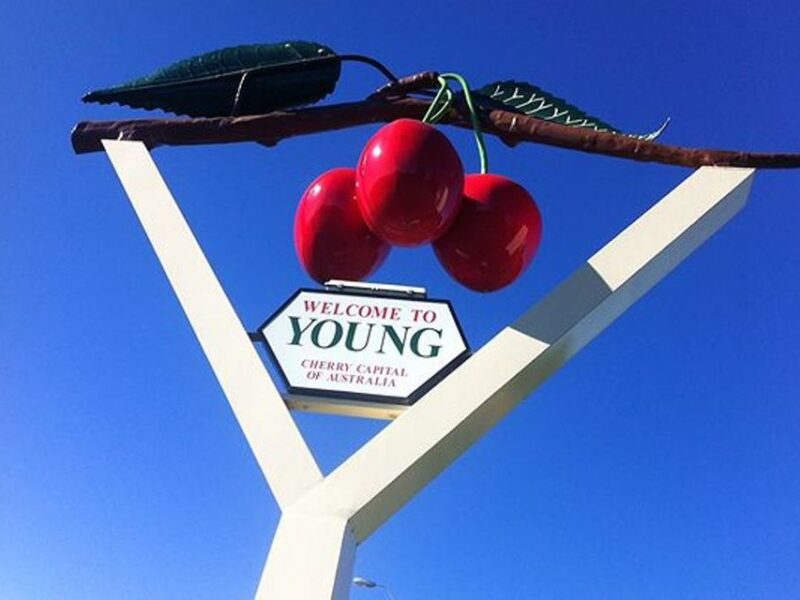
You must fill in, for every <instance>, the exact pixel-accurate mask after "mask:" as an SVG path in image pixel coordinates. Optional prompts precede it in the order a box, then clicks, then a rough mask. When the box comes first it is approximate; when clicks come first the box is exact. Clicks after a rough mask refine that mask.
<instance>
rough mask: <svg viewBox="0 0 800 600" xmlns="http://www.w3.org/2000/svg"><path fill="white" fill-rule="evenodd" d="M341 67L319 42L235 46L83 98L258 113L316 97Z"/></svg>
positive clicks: (211, 113)
mask: <svg viewBox="0 0 800 600" xmlns="http://www.w3.org/2000/svg"><path fill="white" fill-rule="evenodd" d="M340 68H341V64H340V60H339V57H338V56H337V55H336V54H335V53H334V52H333V51H332V50H331V49H330V48H328V47H327V46H323V45H321V44H317V43H315V42H299V41H295V42H281V43H278V44H253V45H250V46H236V47H233V48H224V49H221V50H214V51H212V52H207V53H205V54H201V55H199V56H194V57H192V58H188V59H186V60H182V61H179V62H176V63H174V64H172V65H170V66H168V67H165V68H163V69H160V70H158V71H156V72H155V73H152V74H150V75H147V76H146V77H141V78H139V79H134V80H133V81H129V82H127V83H123V84H121V85H117V86H114V87H112V88H108V89H105V90H98V91H95V92H90V93H89V94H87V95H86V96H84V97H83V101H84V102H100V103H101V104H109V103H112V102H116V103H118V104H124V105H126V106H131V107H133V108H147V109H154V108H160V109H162V110H164V111H168V112H173V113H176V114H184V115H189V116H192V117H222V116H230V115H232V114H238V115H243V114H244V115H247V114H260V113H267V112H271V111H274V110H280V109H283V108H290V107H295V106H302V105H305V104H313V103H314V102H318V101H319V100H321V99H322V98H324V97H325V96H327V95H328V94H330V93H331V92H332V91H333V88H334V87H336V82H337V81H338V80H339V73H340ZM237 93H238V98H239V99H238V102H237V101H236V98H237ZM234 109H235V110H234Z"/></svg>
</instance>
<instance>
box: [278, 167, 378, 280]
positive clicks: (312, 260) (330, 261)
mask: <svg viewBox="0 0 800 600" xmlns="http://www.w3.org/2000/svg"><path fill="white" fill-rule="evenodd" d="M355 185H356V173H355V170H353V169H332V170H330V171H327V172H325V173H323V174H322V175H320V176H319V177H317V178H316V179H315V180H314V181H313V183H312V184H311V185H310V186H308V189H307V190H306V191H305V193H304V194H303V197H302V198H301V199H300V205H299V206H298V207H297V213H296V215H295V219H294V247H295V249H296V250H297V256H298V257H299V258H300V262H301V263H302V264H303V267H304V268H305V270H306V271H307V272H308V274H309V275H310V276H311V277H312V278H313V279H316V280H317V281H319V282H321V283H322V282H325V281H327V280H328V279H349V280H351V281H357V280H359V279H362V278H364V277H366V276H367V275H369V274H370V273H372V272H373V271H374V270H375V269H377V268H378V267H379V266H380V265H381V263H383V261H384V259H385V258H386V255H387V254H388V253H389V248H390V247H389V244H387V243H386V242H384V241H383V240H381V239H379V238H378V237H376V236H375V235H374V234H373V233H372V232H371V231H370V230H369V228H368V227H367V225H366V223H364V219H363V218H362V217H361V213H360V212H359V210H358V203H357V202H356V194H355Z"/></svg>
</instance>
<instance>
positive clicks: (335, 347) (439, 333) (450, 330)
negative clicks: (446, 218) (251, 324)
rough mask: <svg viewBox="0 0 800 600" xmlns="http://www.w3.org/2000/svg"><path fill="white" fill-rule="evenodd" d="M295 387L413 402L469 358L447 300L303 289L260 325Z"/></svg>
mask: <svg viewBox="0 0 800 600" xmlns="http://www.w3.org/2000/svg"><path fill="white" fill-rule="evenodd" d="M260 331H261V334H262V335H263V338H264V340H265V341H266V344H267V347H268V348H269V351H270V354H271V355H272V357H273V359H274V361H275V363H276V364H277V366H278V368H279V370H280V372H281V374H282V375H283V378H284V380H285V381H286V385H287V387H288V388H289V391H290V392H292V393H299V394H308V395H322V396H326V397H329V398H347V399H353V400H369V401H373V402H375V401H378V402H390V403H393V404H407V405H408V404H412V403H413V402H414V401H415V400H416V399H418V398H419V397H420V396H421V395H422V394H424V393H425V392H426V391H428V390H429V389H430V388H431V387H433V386H434V385H435V384H436V382H438V381H439V380H440V379H441V378H442V377H444V376H445V375H446V374H447V373H449V372H450V371H452V370H453V369H454V368H455V367H456V366H457V365H458V364H459V363H461V362H463V361H464V360H465V359H466V358H467V356H469V347H468V345H467V341H466V339H465V338H464V334H463V333H462V331H461V327H460V326H459V324H458V321H457V320H456V316H455V314H454V312H453V309H452V307H451V306H450V303H449V302H447V301H446V300H429V299H419V298H403V297H398V296H397V295H394V296H382V295H375V294H366V293H359V292H352V291H327V290H300V291H298V292H297V293H295V295H294V296H292V297H291V298H290V299H289V300H288V301H287V302H286V303H285V304H284V305H283V306H282V307H281V308H280V309H278V311H277V312H276V313H275V314H274V315H272V317H270V318H269V319H268V320H267V322H266V323H264V325H262V326H261V328H260Z"/></svg>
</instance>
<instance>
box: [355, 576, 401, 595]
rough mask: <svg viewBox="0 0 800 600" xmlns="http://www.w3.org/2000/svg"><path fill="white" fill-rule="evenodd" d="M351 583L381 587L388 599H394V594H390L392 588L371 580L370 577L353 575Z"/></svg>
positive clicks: (367, 586) (360, 585)
mask: <svg viewBox="0 0 800 600" xmlns="http://www.w3.org/2000/svg"><path fill="white" fill-rule="evenodd" d="M353 585H355V586H358V587H365V588H382V589H383V591H385V592H386V595H387V596H389V599H390V600H395V597H394V594H392V590H390V589H389V586H388V585H384V584H383V583H378V582H377V581H372V579H367V578H366V577H357V576H356V577H353Z"/></svg>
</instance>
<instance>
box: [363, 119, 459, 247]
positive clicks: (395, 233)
mask: <svg viewBox="0 0 800 600" xmlns="http://www.w3.org/2000/svg"><path fill="white" fill-rule="evenodd" d="M463 185H464V167H463V166H462V164H461V159H460V158H459V157H458V153H457V152H456V151H455V148H453V145H452V144H451V143H450V141H449V140H448V139H447V137H446V136H445V135H444V134H443V133H441V132H440V131H438V130H437V129H436V128H435V127H432V126H431V125H426V124H425V123H422V122H421V121H415V120H413V119H399V120H397V121H394V122H392V123H389V124H388V125H386V126H384V127H382V128H381V129H380V130H378V132H377V133H376V134H375V135H374V136H372V138H371V139H370V140H369V141H368V142H367V145H366V146H365V147H364V151H363V152H362V153H361V158H359V160H358V167H357V168H356V192H357V196H358V205H359V207H360V208H361V214H362V215H363V216H364V220H365V221H366V222H367V225H369V227H370V229H372V231H374V232H375V234H377V235H378V236H379V237H380V238H382V239H384V240H386V241H387V242H390V243H392V244H396V245H398V246H417V245H419V244H424V243H427V242H430V241H433V240H435V239H436V238H438V237H439V236H441V235H442V234H443V233H444V232H445V231H446V230H447V228H448V227H449V226H450V224H451V223H452V222H453V219H454V218H455V216H456V214H457V212H458V208H459V206H460V205H461V192H462V189H463Z"/></svg>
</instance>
